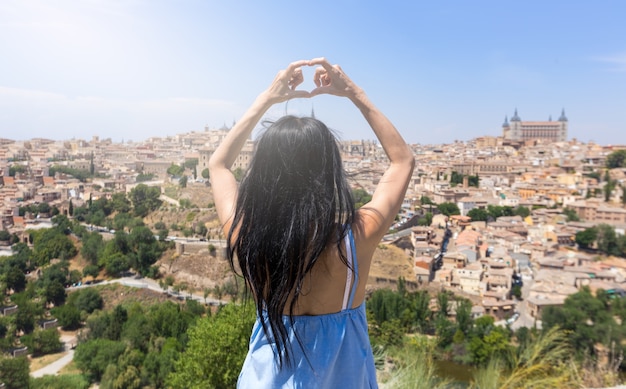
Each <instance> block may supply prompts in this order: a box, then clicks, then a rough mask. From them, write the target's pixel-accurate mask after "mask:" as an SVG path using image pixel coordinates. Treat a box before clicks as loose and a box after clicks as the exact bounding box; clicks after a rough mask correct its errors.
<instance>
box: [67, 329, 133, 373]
mask: <svg viewBox="0 0 626 389" xmlns="http://www.w3.org/2000/svg"><path fill="white" fill-rule="evenodd" d="M125 349H126V344H125V343H124V342H119V341H113V340H108V339H93V340H88V341H87V342H85V343H80V344H79V345H78V347H76V352H75V353H74V362H75V363H76V367H77V368H79V369H80V370H81V371H82V372H83V373H84V374H85V375H86V376H87V377H88V378H89V380H90V381H92V382H93V381H100V379H101V378H102V375H103V374H104V371H105V369H106V368H107V366H109V365H111V364H113V365H114V364H116V363H117V361H118V358H119V357H120V355H122V354H123V353H124V350H125Z"/></svg>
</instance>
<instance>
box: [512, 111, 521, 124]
mask: <svg viewBox="0 0 626 389" xmlns="http://www.w3.org/2000/svg"><path fill="white" fill-rule="evenodd" d="M511 121H512V122H521V121H522V119H520V117H519V115H518V114H517V108H515V114H514V115H513V117H512V118H511Z"/></svg>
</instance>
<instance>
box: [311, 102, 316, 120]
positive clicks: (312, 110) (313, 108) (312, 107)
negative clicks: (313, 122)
mask: <svg viewBox="0 0 626 389" xmlns="http://www.w3.org/2000/svg"><path fill="white" fill-rule="evenodd" d="M311 117H312V118H313V119H315V107H314V106H313V105H311Z"/></svg>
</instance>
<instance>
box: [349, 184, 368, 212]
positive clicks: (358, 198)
mask: <svg viewBox="0 0 626 389" xmlns="http://www.w3.org/2000/svg"><path fill="white" fill-rule="evenodd" d="M352 198H353V199H354V207H355V208H361V207H362V206H364V205H365V204H367V203H369V202H370V201H371V200H372V195H370V194H369V193H367V191H366V190H365V189H362V188H358V189H353V190H352Z"/></svg>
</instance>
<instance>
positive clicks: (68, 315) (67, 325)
mask: <svg viewBox="0 0 626 389" xmlns="http://www.w3.org/2000/svg"><path fill="white" fill-rule="evenodd" d="M52 314H53V315H54V316H55V317H56V318H57V319H58V320H59V324H60V325H61V327H62V328H63V329H64V330H67V331H73V330H76V329H78V328H79V327H80V310H79V309H78V308H76V307H75V306H74V305H71V304H64V305H62V306H60V307H55V308H54V309H53V311H52Z"/></svg>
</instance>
